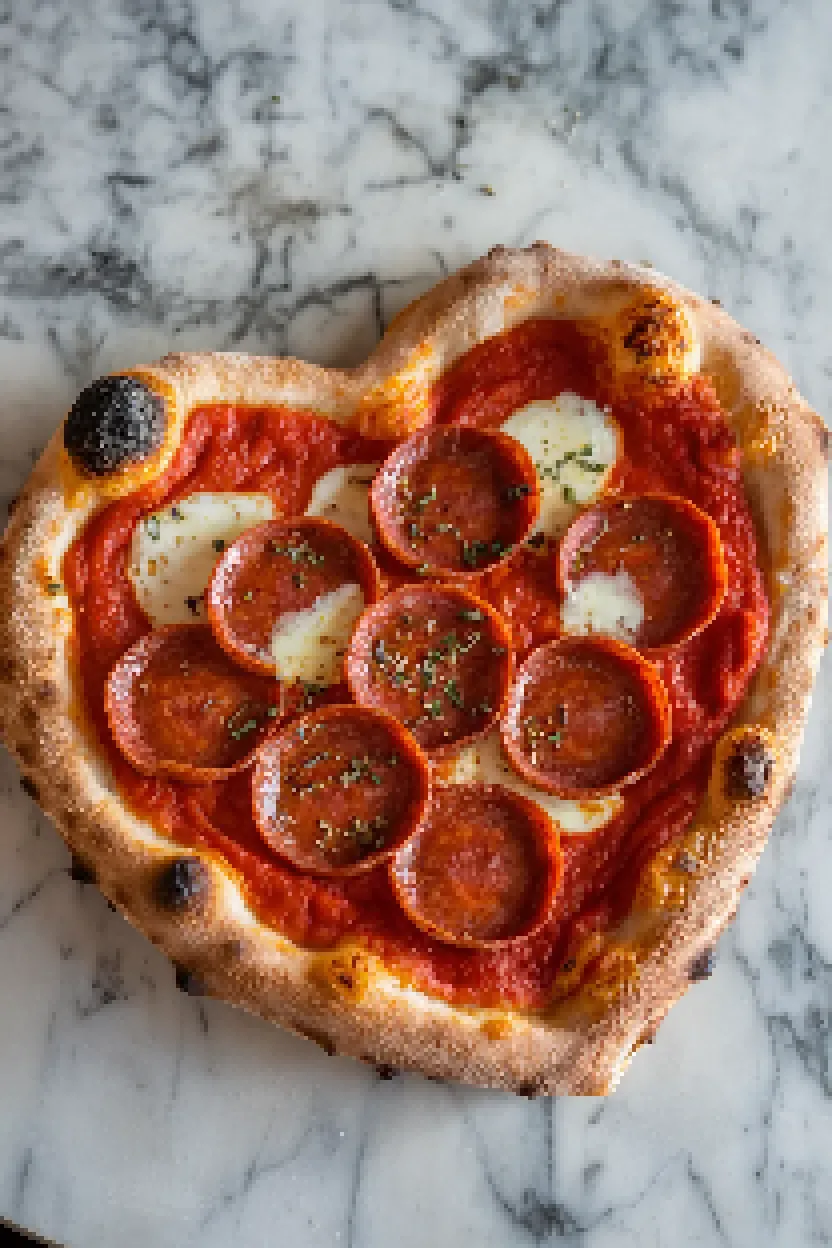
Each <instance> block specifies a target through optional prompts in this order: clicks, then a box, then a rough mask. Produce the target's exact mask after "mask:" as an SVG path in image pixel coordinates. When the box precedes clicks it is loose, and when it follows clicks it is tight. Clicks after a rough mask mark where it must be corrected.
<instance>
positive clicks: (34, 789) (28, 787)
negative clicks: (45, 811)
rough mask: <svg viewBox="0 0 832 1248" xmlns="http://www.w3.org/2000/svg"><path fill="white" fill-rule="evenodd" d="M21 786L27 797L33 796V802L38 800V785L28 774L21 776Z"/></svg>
mask: <svg viewBox="0 0 832 1248" xmlns="http://www.w3.org/2000/svg"><path fill="white" fill-rule="evenodd" d="M20 787H21V789H22V790H23V792H24V793H25V794H26V796H27V797H31V799H32V801H33V802H36V801H37V800H38V786H37V785H36V784H35V782H34V780H30V779H29V777H28V776H21V777H20Z"/></svg>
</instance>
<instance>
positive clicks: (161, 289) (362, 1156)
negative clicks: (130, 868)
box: [0, 0, 832, 1248]
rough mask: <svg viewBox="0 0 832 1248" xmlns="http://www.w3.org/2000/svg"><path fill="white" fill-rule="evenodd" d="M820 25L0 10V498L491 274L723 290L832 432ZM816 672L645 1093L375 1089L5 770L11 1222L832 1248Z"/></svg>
mask: <svg viewBox="0 0 832 1248" xmlns="http://www.w3.org/2000/svg"><path fill="white" fill-rule="evenodd" d="M830 45H832V6H830V5H829V4H828V2H827V0H814V2H813V0H792V2H791V3H788V2H787V0H550V2H548V3H528V4H527V3H521V2H520V0H516V2H515V3H510V2H509V0H447V2H446V3H445V2H442V3H441V2H440V0H425V3H422V4H420V3H418V2H417V0H413V2H411V0H387V2H386V3H384V2H382V0H378V2H375V0H356V2H344V3H336V2H335V0H330V2H323V0H305V2H304V3H301V2H300V0H275V2H273V3H266V0H260V3H256V2H255V0H248V2H243V0H207V2H206V3H204V4H201V5H199V4H196V3H193V4H190V3H184V2H180V0H121V2H108V0H73V2H72V3H70V2H69V0H51V2H50V0H5V4H3V3H0V47H1V48H2V55H0V300H1V302H0V369H2V372H0V376H2V386H0V497H2V498H3V499H5V500H8V499H9V498H10V497H11V496H12V495H13V493H14V492H15V491H16V490H17V488H18V487H19V485H20V483H21V481H22V480H23V479H24V477H25V476H26V474H27V472H28V470H29V468H30V466H31V464H32V462H33V461H34V459H35V458H36V456H37V454H38V453H39V451H40V449H41V448H42V446H43V444H44V442H45V441H46V438H47V436H48V434H49V433H50V432H51V430H52V429H53V428H54V426H55V425H56V423H57V422H58V420H59V419H60V418H61V416H62V415H63V413H64V411H65V410H66V408H67V406H68V405H69V403H70V402H71V401H72V398H73V397H74V395H75V393H76V392H77V390H78V389H79V388H80V387H81V386H82V385H84V384H85V383H86V382H87V381H88V380H89V379H91V378H92V377H94V376H96V375H98V374H100V373H104V372H108V371H110V370H112V369H115V368H118V367H122V366H126V365H128V364H135V363H139V362H142V361H149V360H151V359H153V358H155V357H157V356H159V355H161V354H163V353H164V352H165V351H167V350H169V349H170V348H171V347H172V346H178V347H181V348H183V349H188V348H197V347H199V348H228V347H239V348H241V349H248V350H252V351H259V352H290V353H292V354H298V355H302V356H305V357H306V358H308V359H312V360H316V361H320V362H323V363H347V362H354V361H356V360H358V359H361V358H362V357H363V356H364V355H365V354H366V353H367V351H368V350H370V349H371V347H372V346H373V344H374V342H375V341H376V340H377V338H378V336H379V334H380V333H381V332H382V330H383V328H384V326H385V325H386V324H387V323H388V322H389V320H390V319H391V317H392V316H393V315H394V314H395V312H396V311H397V310H398V309H399V308H400V307H402V306H403V305H404V304H406V303H407V302H408V301H409V300H410V299H412V298H413V297H414V296H415V295H417V294H419V293H420V292H421V291H422V290H424V289H426V288H427V287H428V286H429V285H431V284H432V283H433V282H434V281H435V280H436V279H437V278H438V277H439V276H440V275H441V274H443V273H445V272H448V271H450V270H451V269H453V268H454V267H456V266H457V265H459V264H461V263H463V262H465V261H467V260H468V259H470V258H471V257H473V256H474V255H476V254H479V253H480V252H482V251H484V250H485V249H487V248H488V247H489V246H490V245H492V244H493V243H495V242H503V243H510V244H524V243H528V242H531V241H532V240H533V239H535V238H538V237H540V238H547V239H548V240H549V241H551V242H553V243H555V244H557V245H560V246H562V247H566V248H571V249H575V250H579V251H588V252H594V253H596V254H599V255H608V256H618V257H620V258H623V259H629V260H638V261H649V262H651V263H653V264H654V265H655V266H656V267H657V268H659V269H661V270H663V271H665V272H668V273H672V274H673V275H674V276H676V277H677V278H679V279H680V280H682V281H683V282H685V283H686V284H688V285H690V286H692V287H693V288H695V289H698V290H700V291H701V292H702V293H704V294H706V295H709V296H713V297H718V298H719V299H721V301H722V302H723V304H725V306H726V307H727V308H728V309H729V310H730V311H732V312H733V313H735V314H736V315H737V316H738V317H739V318H740V319H741V320H743V321H744V323H746V324H747V325H748V326H749V327H750V328H751V329H752V330H753V331H754V332H755V333H756V334H758V335H759V336H760V337H761V338H762V339H763V341H764V342H765V343H766V344H767V345H768V346H770V347H771V348H772V350H774V351H775V353H776V354H778V355H779V356H780V357H781V358H782V359H783V361H784V362H785V364H786V365H787V367H788V368H789V369H790V370H791V371H792V373H793V374H794V376H795V378H796V380H797V383H798V385H799V386H800V388H801V389H802V390H803V392H804V393H805V394H806V396H807V397H808V399H809V400H810V401H811V402H812V403H813V405H814V406H815V407H816V408H817V409H818V410H819V411H820V412H822V413H828V412H829V411H830V408H832V403H830V400H832V346H830V343H832V244H830V241H829V222H830V219H832V174H830V172H829V162H828V155H829V137H828V136H829V134H830V132H832V68H830V65H831V64H832V63H830V60H829V57H828V50H829V47H830ZM831 736H832V674H830V666H829V664H828V662H827V663H826V664H825V665H824V667H823V670H822V674H821V680H820V684H819V687H818V692H817V695H816V699H815V706H814V710H813V715H812V720H811V723H810V726H809V731H808V735H807V740H806V746H805V750H804V757H803V764H802V768H801V772H800V777H799V779H798V783H797V786H796V788H795V792H794V796H793V798H792V800H791V802H790V804H789V806H788V808H787V809H786V810H785V811H784V813H783V814H782V815H781V817H780V819H779V821H778V824H777V827H776V830H775V833H774V835H773V837H772V841H771V844H770V846H769V848H768V849H767V851H766V854H765V856H764V858H763V861H762V864H761V866H760V869H759V870H758V872H757V874H756V876H755V877H754V880H753V882H752V884H751V887H750V888H749V890H748V893H747V895H746V897H745V899H744V901H743V903H742V905H741V907H740V912H739V916H738V920H737V922H736V924H735V925H734V927H733V928H731V930H730V931H729V932H728V934H727V935H726V936H725V937H724V939H723V941H722V942H721V946H720V949H719V961H718V965H717V969H716V972H715V974H714V976H713V977H712V979H711V980H710V981H709V982H708V983H706V984H703V985H700V986H697V987H696V988H695V989H694V990H693V991H692V992H691V993H690V994H689V995H688V996H687V998H686V999H685V1000H684V1001H683V1002H682V1003H681V1004H680V1005H679V1006H678V1007H677V1008H676V1009H675V1010H674V1011H673V1012H672V1013H671V1015H670V1016H669V1018H668V1020H667V1021H666V1022H665V1023H664V1024H663V1026H662V1028H661V1029H660V1031H659V1034H658V1037H657V1040H656V1043H655V1044H654V1045H653V1046H652V1047H650V1048H648V1049H644V1050H642V1051H641V1052H640V1053H639V1055H638V1056H637V1058H636V1060H635V1061H634V1063H633V1066H632V1068H631V1070H630V1071H629V1072H628V1074H627V1075H626V1076H625V1078H624V1080H623V1082H622V1084H621V1087H620V1089H619V1091H618V1092H617V1093H616V1094H615V1095H614V1096H613V1097H612V1098H609V1099H607V1100H606V1101H603V1100H590V1101H581V1100H563V1101H559V1102H556V1103H553V1102H551V1101H545V1102H527V1101H524V1100H521V1099H515V1098H511V1097H505V1096H497V1095H493V1094H489V1093H484V1092H475V1091H471V1090H463V1089H459V1088H456V1087H452V1086H445V1085H441V1084H435V1083H430V1082H426V1081H423V1080H420V1079H417V1078H411V1077H407V1078H402V1077H399V1078H395V1079H392V1080H386V1081H385V1080H379V1079H377V1078H376V1076H375V1075H373V1074H371V1073H370V1072H368V1071H367V1070H364V1069H362V1068H359V1067H358V1066H355V1065H353V1064H350V1063H348V1062H346V1061H342V1060H340V1059H329V1058H326V1057H325V1056H324V1055H323V1054H321V1053H319V1052H318V1051H317V1050H316V1049H314V1048H313V1047H312V1046H311V1045H310V1044H307V1043H305V1042H302V1041H300V1040H296V1039H294V1038H292V1037H289V1036H286V1035H283V1034H282V1033H280V1032H278V1031H276V1030H272V1029H270V1028H268V1027H266V1026H265V1025H263V1024H261V1023H259V1022H258V1021H256V1020H253V1019H250V1018H248V1017H246V1016H243V1015H242V1014H239V1013H236V1012H234V1011H231V1010H230V1009H228V1008H226V1007H224V1006H222V1005H219V1004H217V1003H214V1002H210V1001H208V1002H198V1001H195V1000H192V999H187V998H184V997H182V996H181V995H180V994H178V993H177V992H176V991H175V988H174V984H173V975H172V971H171V968H170V967H169V965H168V964H167V963H166V961H165V960H164V959H163V958H162V957H161V956H160V955H159V954H157V953H156V951H155V950H153V949H151V948H150V947H149V946H148V945H147V944H146V943H145V942H144V941H143V940H142V939H141V938H140V937H139V936H138V935H137V934H136V933H134V932H133V931H132V930H131V929H129V928H128V927H127V926H126V924H125V923H124V922H123V921H122V920H121V919H120V918H119V917H118V916H117V915H115V914H113V913H111V912H110V911H109V910H108V908H107V906H106V903H105V902H104V901H103V900H102V898H101V897H100V895H99V894H98V893H97V892H96V891H95V890H94V889H93V888H91V887H90V886H88V885H82V884H79V883H76V882H74V881H73V880H71V879H70V878H69V876H68V874H67V871H66V867H67V865H68V858H67V854H66V852H65V850H64V849H63V846H62V844H61V842H60V841H59V839H58V837H57V835H56V834H55V833H54V832H53V831H52V829H51V828H50V827H49V825H48V823H47V821H46V820H45V819H44V818H43V817H42V816H41V815H40V814H39V813H38V811H37V809H36V808H35V806H34V805H33V804H32V803H31V802H30V801H29V799H28V798H27V797H25V796H24V794H23V793H22V792H21V790H20V787H19V784H18V781H17V776H16V771H15V769H14V767H13V765H12V764H11V762H10V761H9V760H8V759H7V758H3V759H2V760H0V827H2V835H0V1021H1V1023H2V1025H0V1215H2V1216H6V1217H8V1218H10V1219H13V1220H15V1221H17V1222H19V1223H20V1224H22V1225H25V1226H27V1227H30V1228H32V1229H34V1230H38V1231H40V1232H41V1233H43V1234H46V1235H49V1236H52V1237H54V1238H55V1239H56V1240H58V1241H60V1242H61V1243H64V1244H67V1245H72V1248H76V1246H77V1248H81V1246H84V1248H97V1246H98V1245H101V1246H105V1245H106V1246H107V1248H109V1246H110V1245H119V1246H120V1248H121V1246H124V1248H133V1246H134V1245H136V1246H138V1245H154V1248H156V1246H159V1248H168V1246H170V1248H180V1245H198V1246H199V1248H213V1246H214V1245H216V1246H221V1245H227V1244H229V1243H232V1242H233V1243H235V1244H236V1245H239V1246H240V1248H249V1246H252V1248H253V1246H255V1245H261V1244H265V1243H269V1244H271V1243H274V1244H280V1245H287V1246H288V1245H291V1246H292V1248H307V1246H310V1248H311V1246H312V1245H317V1244H329V1245H341V1246H343V1248H347V1246H348V1245H349V1246H350V1248H387V1246H389V1245H391V1244H396V1245H397V1246H398V1245H401V1246H402V1248H411V1246H412V1248H424V1246H426V1245H430V1246H431V1248H434V1246H435V1248H450V1246H451V1245H453V1246H457V1245H462V1244H469V1243H470V1244H476V1245H478V1246H484V1245H499V1246H500V1248H514V1246H515V1245H517V1246H520V1245H526V1244H530V1243H541V1242H551V1241H556V1240H561V1241H563V1242H565V1243H568V1244H575V1245H581V1246H582V1248H583V1246H586V1248H606V1246H607V1245H610V1246H611V1245H616V1248H618V1246H620V1245H628V1244H632V1245H639V1248H643V1246H647V1245H661V1246H674V1248H675V1246H676V1245H688V1244H691V1245H692V1244H705V1245H709V1246H710V1245H723V1244H725V1245H755V1246H756V1245H782V1246H783V1248H796V1246H798V1245H801V1246H802V1245H809V1244H814V1243H823V1242H828V1241H829V1240H830V1239H832V1061H831V1058H832V1054H831V1053H830V1027H831V1024H830V1014H831V1012H832V908H830V906H829V904H828V895H829V884H830V880H832V847H830V835H832V833H830V829H831V828H832V820H831V819H830V813H831V812H830V806H831V805H832V782H830V777H829V768H828V762H827V755H828V742H829V740H830V737H831Z"/></svg>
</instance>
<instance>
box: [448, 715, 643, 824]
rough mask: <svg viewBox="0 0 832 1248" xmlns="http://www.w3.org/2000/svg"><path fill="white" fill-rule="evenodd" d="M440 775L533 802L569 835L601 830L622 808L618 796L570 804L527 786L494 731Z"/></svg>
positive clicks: (453, 782) (568, 800)
mask: <svg viewBox="0 0 832 1248" xmlns="http://www.w3.org/2000/svg"><path fill="white" fill-rule="evenodd" d="M442 775H443V779H444V780H445V782H446V783H448V784H501V785H502V786H503V788H505V789H510V790H511V792H512V793H519V794H520V795H521V796H522V797H527V798H530V799H531V801H533V802H536V803H537V805H538V806H541V807H542V808H543V810H545V812H546V814H547V815H548V816H549V817H550V819H552V820H553V821H554V822H555V823H557V824H558V825H559V826H560V828H561V830H562V831H563V832H564V833H566V834H567V835H572V836H575V835H578V836H580V835H583V834H585V833H587V832H594V831H595V830H596V828H602V827H603V826H604V824H605V823H609V821H610V820H611V819H612V818H613V817H614V816H615V815H617V814H618V812H619V811H620V809H621V805H622V800H621V797H620V795H619V794H618V793H611V794H608V795H607V796H605V797H598V798H592V799H585V800H583V801H573V800H571V799H569V798H565V797H554V796H553V795H552V794H551V793H544V792H542V791H541V790H540V789H536V788H534V787H533V786H532V785H530V784H527V783H526V781H525V780H524V779H523V778H522V776H520V775H518V774H517V772H516V771H515V770H514V768H513V767H512V766H511V763H510V762H509V761H508V759H507V758H506V757H505V754H504V753H503V747H502V743H501V741H500V734H499V731H497V730H496V729H495V730H494V731H493V732H490V733H489V734H488V735H487V736H485V737H483V738H482V740H480V741H475V742H473V744H472V745H468V746H466V747H465V748H464V749H462V750H461V751H460V752H459V754H457V756H456V758H455V759H454V760H453V762H452V763H450V764H447V765H445V766H444V767H443V769H442Z"/></svg>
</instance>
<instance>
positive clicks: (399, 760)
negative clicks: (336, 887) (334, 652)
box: [252, 705, 430, 875]
mask: <svg viewBox="0 0 832 1248" xmlns="http://www.w3.org/2000/svg"><path fill="white" fill-rule="evenodd" d="M252 797H253V809H254V818H255V822H256V824H257V827H258V828H259V830H260V834H261V836H262V837H263V839H264V841H265V842H266V844H267V845H269V846H270V847H271V848H272V849H273V850H274V851H275V852H276V853H278V854H280V855H281V856H282V857H284V858H288V859H289V861H290V862H293V863H294V864H295V865H296V866H298V867H301V868H303V869H304V870H307V871H313V872H315V873H317V874H322V875H330V874H334V873H336V872H348V873H351V872H354V871H360V870H364V869H366V868H368V867H372V866H375V865H376V863H378V862H379V861H381V860H382V859H383V858H384V857H385V856H386V855H388V854H389V853H390V852H391V851H392V850H393V849H395V848H396V847H397V846H398V845H400V844H401V843H402V842H403V841H404V840H405V839H406V838H407V837H408V836H410V834H411V833H412V832H413V830H414V828H415V827H416V826H417V825H418V823H419V820H420V819H421V818H422V815H423V813H424V811H425V808H426V806H427V802H428V800H429V797H430V775H429V769H428V762H427V759H426V758H425V756H424V754H423V753H422V751H421V750H420V749H419V747H418V745H417V744H416V741H415V740H414V739H413V737H412V736H411V735H410V733H408V732H406V731H405V729H403V728H402V726H401V725H400V724H398V723H396V721H395V720H393V719H392V718H391V717H390V716H388V715H385V714H383V713H382V712H379V711H371V710H365V709H362V708H361V707H357V706H346V705H345V706H329V707H325V708H324V709H323V710H320V711H317V712H315V713H313V714H310V715H305V716H303V717H302V718H301V719H299V720H296V721H294V722H292V723H291V724H289V725H288V726H287V727H285V728H284V729H283V731H282V732H281V733H280V735H279V736H277V737H274V738H273V739H271V740H270V741H267V742H266V743H265V744H264V746H263V748H262V749H261V750H260V753H259V755H258V758H257V764H256V766H255V769H254V776H253V782H252Z"/></svg>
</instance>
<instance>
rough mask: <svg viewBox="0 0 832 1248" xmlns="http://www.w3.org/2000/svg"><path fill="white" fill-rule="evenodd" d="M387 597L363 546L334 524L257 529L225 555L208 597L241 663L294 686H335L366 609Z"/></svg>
mask: <svg viewBox="0 0 832 1248" xmlns="http://www.w3.org/2000/svg"><path fill="white" fill-rule="evenodd" d="M378 591H379V575H378V570H377V569H376V566H375V562H374V560H373V557H372V555H371V554H370V551H369V550H368V548H367V547H366V546H365V545H364V543H363V542H360V541H358V540H357V539H356V538H354V537H352V536H351V535H350V534H349V533H348V532H347V530H346V529H343V528H341V526H340V525H337V524H333V523H332V522H331V521H329V520H321V519H317V518H311V517H301V518H300V519H297V520H293V521H288V522H287V521H282V520H279V521H271V522H269V523H267V524H262V525H258V526H257V527H256V528H253V529H249V530H248V532H246V533H244V534H243V535H242V536H241V537H239V538H238V539H237V541H235V542H233V543H232V545H231V546H229V547H228V549H227V550H226V551H225V553H224V554H223V555H222V558H221V559H220V560H219V562H218V563H217V566H216V568H215V569H214V573H213V576H212V577H211V582H210V585H209V587H208V592H207V595H206V602H207V607H208V617H209V619H210V622H211V627H212V628H213V630H214V633H215V635H216V637H217V640H218V641H219V643H220V645H221V646H223V648H224V649H226V650H227V651H228V653H229V654H230V655H231V656H232V658H234V659H235V660H236V661H237V662H238V663H242V664H243V665H244V666H245V667H248V668H251V669H252V670H254V671H263V672H273V673H276V674H277V675H278V676H279V677H280V678H281V679H284V680H286V681H294V680H302V681H304V682H305V683H308V684H320V685H330V684H335V683H337V682H338V681H340V680H341V679H343V660H344V655H345V653H346V648H347V643H348V641H349V637H350V634H351V633H352V629H353V626H354V624H355V621H356V619H357V618H358V616H359V614H360V613H361V610H362V608H363V606H364V605H365V604H366V603H370V602H374V601H375V599H376V597H377V595H378Z"/></svg>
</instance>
